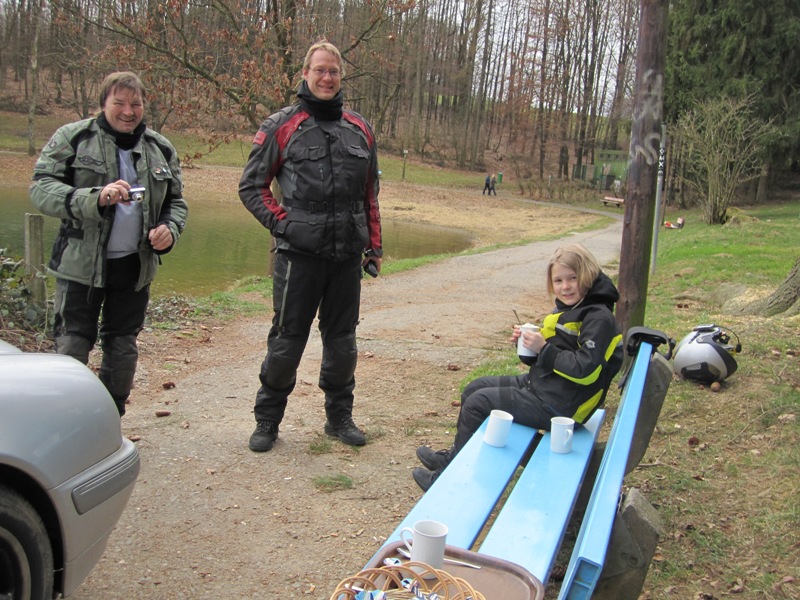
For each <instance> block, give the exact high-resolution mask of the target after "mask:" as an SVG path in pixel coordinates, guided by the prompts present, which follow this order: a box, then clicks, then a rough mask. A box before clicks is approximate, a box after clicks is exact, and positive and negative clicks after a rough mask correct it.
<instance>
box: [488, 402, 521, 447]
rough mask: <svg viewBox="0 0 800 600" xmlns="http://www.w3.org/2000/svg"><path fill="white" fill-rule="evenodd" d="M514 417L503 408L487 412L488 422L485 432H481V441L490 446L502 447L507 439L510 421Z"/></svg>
mask: <svg viewBox="0 0 800 600" xmlns="http://www.w3.org/2000/svg"><path fill="white" fill-rule="evenodd" d="M513 421H514V417H513V416H512V415H511V414H510V413H507V412H506V411H504V410H497V409H495V410H493V411H492V412H491V413H490V414H489V422H488V423H487V424H486V433H484V434H483V441H484V442H486V443H487V444H489V445H490V446H495V447H497V448H502V447H503V446H505V445H506V440H508V432H509V431H510V430H511V423H512V422H513Z"/></svg>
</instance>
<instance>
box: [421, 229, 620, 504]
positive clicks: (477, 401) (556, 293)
mask: <svg viewBox="0 0 800 600" xmlns="http://www.w3.org/2000/svg"><path fill="white" fill-rule="evenodd" d="M547 290H548V292H549V293H550V295H551V296H553V297H554V298H555V303H556V305H555V308H554V309H553V312H552V313H550V314H549V315H547V316H546V317H545V318H544V322H543V323H542V327H541V329H540V331H539V332H535V333H532V332H524V333H521V332H520V328H519V326H516V325H515V326H514V332H513V334H512V336H511V341H512V342H513V343H514V344H516V343H517V341H518V339H519V337H520V335H522V336H523V345H524V346H525V347H526V348H528V349H529V350H532V351H533V352H535V353H536V356H533V357H525V358H522V359H521V360H523V362H525V363H526V364H528V365H529V366H530V370H529V371H528V372H527V373H525V374H524V375H517V376H487V377H480V378H478V379H476V380H475V381H473V382H471V383H470V384H469V385H468V386H467V387H466V388H465V389H464V392H463V393H462V394H461V412H460V414H459V416H458V428H457V431H456V438H455V441H454V443H453V446H452V447H451V448H450V449H449V450H440V451H438V452H435V451H433V450H432V449H431V448H429V447H427V446H420V447H419V448H417V457H418V458H419V459H420V461H421V462H422V464H423V465H425V467H426V468H425V469H423V468H416V469H414V471H413V476H414V480H415V481H416V482H417V484H418V485H419V486H420V487H421V488H422V489H423V490H426V491H427V489H428V488H429V487H430V486H431V485H432V484H433V482H434V481H435V480H436V478H437V477H438V476H439V474H440V473H441V472H442V470H443V469H444V468H445V467H446V466H447V465H448V464H449V463H450V461H451V460H452V459H453V457H454V456H455V455H456V454H457V453H458V452H459V451H460V450H461V448H463V447H464V445H465V444H466V443H467V441H469V438H470V437H472V434H473V433H475V432H476V431H477V430H478V428H479V427H480V426H481V424H482V423H483V422H484V420H485V419H486V418H487V417H488V416H489V414H490V413H491V411H492V410H494V409H500V410H504V411H506V412H509V413H511V414H512V415H513V416H514V420H515V421H516V422H517V423H520V424H522V425H526V426H528V427H535V428H536V429H544V430H549V429H550V419H551V418H552V417H557V416H565V417H571V418H572V419H574V420H575V422H576V423H584V422H585V421H586V420H587V419H588V418H589V417H590V416H591V415H592V413H594V411H595V410H596V409H597V408H599V407H600V406H602V405H603V402H604V400H605V397H606V393H607V391H608V388H609V386H610V385H611V380H612V379H613V378H614V376H615V375H616V374H617V372H618V371H619V369H620V367H621V366H622V359H623V348H622V335H621V333H620V331H619V327H618V326H617V323H616V320H615V318H614V313H613V310H614V304H615V303H616V302H617V300H619V292H618V291H617V288H616V287H615V286H614V284H613V283H612V281H611V280H610V279H609V278H608V276H607V275H605V273H603V272H602V271H601V270H600V266H599V265H598V264H597V260H596V259H595V258H594V256H592V254H591V253H590V252H589V251H588V250H587V249H586V248H584V247H583V246H581V245H578V244H575V245H570V246H564V247H562V248H559V249H558V250H556V251H555V253H554V254H553V256H552V258H551V259H550V262H549V263H548V265H547Z"/></svg>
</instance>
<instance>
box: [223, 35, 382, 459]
mask: <svg viewBox="0 0 800 600" xmlns="http://www.w3.org/2000/svg"><path fill="white" fill-rule="evenodd" d="M343 76H344V69H343V62H342V58H341V54H340V53H339V51H338V49H336V47H335V46H333V45H332V44H329V43H327V42H319V43H317V44H314V45H313V46H311V48H310V49H309V51H308V53H307V54H306V57H305V61H304V64H303V81H302V83H301V85H300V88H299V91H298V93H297V96H298V98H299V102H298V103H297V104H294V105H292V106H289V107H286V108H284V109H282V110H280V111H278V112H277V113H275V114H273V115H272V116H270V117H269V118H268V119H267V120H266V121H264V123H262V125H261V127H260V128H259V130H258V132H257V133H256V135H255V138H254V139H253V147H252V150H251V153H250V157H249V159H248V162H247V165H246V166H245V169H244V173H243V174H242V178H241V181H240V183H239V197H240V199H241V201H242V203H243V204H244V205H245V207H246V208H247V209H248V210H249V211H250V212H251V213H252V214H253V215H254V216H255V217H256V218H257V219H258V220H259V222H260V223H261V224H262V225H263V226H264V227H265V228H267V229H268V230H269V232H270V234H271V235H272V237H273V239H274V242H275V248H276V257H275V264H274V268H273V295H272V297H273V307H274V311H275V313H274V317H273V320H272V327H271V329H270V332H269V336H268V340H267V355H266V357H265V358H264V361H263V363H262V366H261V371H260V374H259V380H260V382H261V386H260V388H259V390H258V392H257V394H256V402H255V409H254V414H255V419H256V429H255V431H254V432H253V434H252V435H251V437H250V442H249V447H250V449H251V450H253V451H254V452H266V451H268V450H270V449H271V448H272V447H273V445H274V444H275V442H276V440H277V438H278V429H279V424H280V423H281V421H282V420H283V416H284V412H285V410H286V406H287V403H288V397H289V395H290V394H291V392H292V390H293V389H294V386H295V383H296V376H297V368H298V365H299V363H300V359H301V358H302V355H303V351H304V350H305V346H306V343H307V341H308V336H309V333H310V330H311V325H312V323H313V321H314V318H315V317H316V316H317V314H319V329H320V333H321V336H322V345H323V352H322V364H321V367H320V377H319V385H320V388H321V389H322V390H323V392H324V393H325V413H326V417H327V422H326V424H325V433H326V434H328V435H330V436H332V437H337V438H339V439H340V440H341V441H342V442H344V443H346V444H350V445H355V446H361V445H363V444H365V443H366V437H365V436H364V433H363V432H362V431H361V430H360V429H359V428H358V427H357V426H356V425H355V423H354V421H353V400H354V396H353V390H354V388H355V377H354V374H355V369H356V361H357V355H358V350H357V347H356V325H357V324H358V319H359V309H360V301H361V277H362V273H361V271H362V267H363V268H364V269H365V270H369V271H372V272H373V273H375V274H377V272H378V271H379V270H380V265H381V257H382V254H383V251H382V246H381V224H380V211H379V207H378V191H379V182H378V160H377V147H376V144H375V136H374V133H373V131H372V128H371V126H370V125H369V123H367V121H366V120H365V119H364V118H363V117H361V116H360V115H358V114H356V113H354V112H352V111H349V110H346V109H344V108H343V104H344V101H343V94H342V91H341V79H342V77H343ZM273 180H276V181H277V183H278V184H279V186H280V190H281V196H282V199H281V201H280V202H279V201H278V200H277V199H276V198H275V196H274V195H273V193H272V191H271V189H270V186H271V184H272V182H273Z"/></svg>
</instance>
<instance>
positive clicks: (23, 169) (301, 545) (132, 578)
mask: <svg viewBox="0 0 800 600" xmlns="http://www.w3.org/2000/svg"><path fill="white" fill-rule="evenodd" d="M32 161H33V159H28V158H23V157H14V158H9V157H8V156H7V155H6V156H4V157H3V163H4V164H5V165H6V169H5V172H6V175H7V177H12V178H15V177H17V176H18V177H19V178H20V179H21V180H22V178H23V177H24V179H25V180H27V177H28V176H29V175H28V174H29V173H30V172H31V171H30V168H31V166H32ZM237 178H238V173H235V172H233V171H226V170H220V171H218V172H213V171H209V170H203V171H189V172H187V174H186V182H187V197H188V198H189V199H190V203H191V201H192V197H193V193H192V192H193V191H194V190H198V189H203V190H204V191H205V190H208V187H209V181H210V180H211V179H213V180H214V184H215V186H217V185H218V186H221V187H223V188H224V187H227V185H231V187H230V188H229V189H235V182H236V180H237ZM203 195H204V196H206V197H208V195H207V194H203ZM199 196H200V195H199V194H198V197H199ZM381 202H382V211H383V215H384V216H385V217H393V218H394V217H396V218H405V219H409V220H416V221H421V222H427V223H434V224H439V225H444V226H449V227H460V228H463V229H466V230H468V231H471V232H473V234H474V239H475V244H476V246H482V245H488V244H497V243H503V242H511V241H513V240H518V239H533V238H534V236H539V238H540V239H541V236H543V235H547V236H549V237H552V238H554V239H555V238H556V235H557V234H561V235H565V236H566V237H567V238H568V239H570V240H572V241H581V242H583V243H585V244H587V245H588V246H589V247H590V248H592V250H593V251H594V252H595V253H596V254H597V255H598V257H599V258H600V259H601V261H602V262H604V263H606V264H609V265H610V266H611V268H612V269H613V268H614V267H613V265H614V264H615V263H616V259H617V254H618V251H619V241H620V236H621V223H620V222H619V221H618V220H616V219H615V220H612V223H613V224H612V225H611V226H609V227H606V228H604V229H601V230H599V231H595V232H593V233H571V232H572V231H578V230H582V229H585V226H586V225H588V224H590V223H591V222H596V221H597V219H598V218H602V217H598V215H595V214H588V213H587V214H576V213H574V212H566V211H564V210H561V209H558V208H555V207H550V206H544V205H536V204H532V203H524V202H520V201H516V200H512V199H511V198H510V197H508V196H507V197H505V198H504V197H503V195H502V189H501V195H500V196H499V197H498V198H496V199H495V198H492V199H487V198H486V197H482V196H481V195H480V194H479V193H477V192H476V193H474V194H473V193H469V192H466V193H453V192H450V191H443V190H442V191H434V192H433V193H431V192H430V191H429V192H427V193H422V190H420V189H416V188H414V187H413V186H410V185H396V184H394V185H392V184H386V185H384V187H383V190H382V197H381ZM606 214H613V213H606ZM559 243H560V242H559V241H548V242H541V243H537V244H528V245H523V246H517V247H510V248H506V249H501V250H495V251H492V252H488V253H482V254H477V255H474V256H458V257H454V258H452V259H449V260H446V261H444V262H441V263H438V264H434V265H429V266H427V267H423V268H419V269H416V270H414V271H411V272H406V273H401V274H395V275H392V276H385V277H379V278H377V279H375V280H371V279H368V280H365V281H364V285H363V292H362V295H363V298H362V319H361V323H360V326H359V329H358V344H359V364H358V369H357V372H356V380H357V386H356V406H355V414H354V416H355V420H356V422H357V423H358V424H360V425H361V426H362V427H363V428H364V429H365V430H366V432H367V434H368V443H367V445H366V446H364V447H363V448H352V447H349V446H345V445H344V444H341V443H340V442H338V441H337V440H331V439H330V438H327V437H326V436H325V435H324V434H323V433H322V430H323V425H324V422H325V416H324V409H323V397H322V393H321V391H320V390H319V388H318V387H317V379H318V370H319V363H320V356H321V346H320V342H319V335H318V332H317V331H316V329H314V330H313V331H312V336H311V339H310V341H309V345H308V348H307V350H306V353H305V355H304V358H303V362H302V364H301V367H300V372H299V374H298V385H297V388H296V390H295V392H294V394H293V395H292V396H291V398H290V401H289V406H288V409H287V413H286V417H285V420H284V421H283V423H282V424H281V435H280V438H279V441H278V443H277V444H276V446H275V448H274V449H273V450H272V451H270V452H268V453H265V454H256V453H253V452H251V451H250V450H249V449H248V448H247V441H248V438H249V435H250V433H251V432H252V430H253V427H254V420H253V415H252V407H253V399H254V396H255V392H256V389H257V385H258V380H257V373H258V369H259V366H260V363H261V360H262V359H263V355H264V351H265V348H266V337H267V332H268V328H269V323H270V319H271V314H270V313H268V312H267V313H264V314H263V315H261V316H257V317H249V318H240V319H235V320H232V321H226V322H209V323H202V324H198V323H187V324H186V327H185V328H184V329H181V330H178V331H167V332H165V331H163V330H147V331H145V332H143V334H142V336H141V337H140V354H141V357H140V365H139V370H138V373H137V376H136V383H135V389H134V392H133V395H132V397H131V404H130V406H129V408H128V413H127V414H126V416H125V417H124V418H123V423H122V424H123V433H124V435H126V436H128V437H129V438H131V439H134V440H136V444H137V447H138V449H139V453H140V455H141V459H142V469H141V474H140V476H139V480H138V482H137V484H136V488H135V490H134V492H133V496H132V498H131V500H130V503H129V505H128V507H127V509H126V511H125V513H124V514H123V516H122V519H121V520H120V522H119V524H118V526H117V528H116V530H115V531H114V532H113V534H112V536H111V539H110V542H109V545H108V548H107V550H106V552H105V555H104V556H103V558H102V559H101V561H100V562H99V564H98V565H97V566H96V568H95V569H94V570H93V571H92V573H91V574H90V576H89V577H88V578H87V579H86V581H85V582H84V583H83V584H82V585H81V586H80V587H79V588H78V590H77V591H76V593H75V594H74V595H73V596H72V598H75V599H80V600H86V599H92V600H97V599H112V598H269V599H273V598H274V599H283V598H314V599H325V598H328V597H329V596H330V593H331V591H332V590H333V589H334V587H335V586H336V584H337V583H338V582H339V581H340V580H341V579H343V578H344V577H345V576H347V575H349V574H352V573H355V572H357V571H358V570H359V569H360V568H361V567H362V566H363V565H364V564H365V563H366V562H367V561H368V560H369V559H370V558H371V557H372V556H373V554H374V553H375V552H376V551H377V550H378V548H379V547H380V546H381V544H382V542H383V541H384V540H385V538H386V536H387V535H389V534H390V533H391V532H392V530H393V529H394V528H395V526H396V525H397V523H398V522H399V521H400V520H401V519H402V517H403V516H404V515H405V514H406V513H407V512H408V510H409V509H410V508H411V507H412V506H413V505H414V503H415V502H416V501H417V500H418V499H419V497H420V495H421V491H420V490H419V489H418V488H417V487H416V485H415V484H414V483H413V480H412V478H411V473H410V471H411V469H412V468H413V467H415V466H417V461H416V458H415V456H414V451H415V449H416V447H417V446H418V445H420V444H432V445H433V446H435V447H444V446H445V445H448V444H449V443H450V441H451V439H452V436H453V433H454V431H453V425H454V423H455V420H456V416H457V414H458V408H457V406H454V405H453V402H454V400H456V399H457V397H458V386H459V383H460V382H461V381H462V380H463V379H464V378H465V377H468V376H469V373H470V370H471V369H473V368H474V367H475V366H477V365H478V364H479V363H481V362H482V361H484V360H486V359H487V358H491V357H492V356H500V355H503V354H507V353H510V352H513V349H512V347H511V346H510V345H509V344H508V343H507V339H508V335H509V332H510V327H511V325H512V324H513V322H514V321H515V316H514V311H515V310H516V311H517V314H518V315H519V317H520V318H521V319H523V320H531V319H540V318H541V317H542V316H543V315H544V314H545V313H546V312H547V311H548V308H549V305H550V303H549V301H548V299H547V298H546V297H545V296H544V295H543V294H542V293H541V291H540V290H541V289H542V285H541V281H542V279H543V272H544V265H545V264H546V260H547V259H548V258H549V256H550V254H551V253H552V251H553V249H555V247H556V246H557V245H559ZM164 412H168V413H169V414H168V415H166V416H158V415H159V414H163V413H164ZM348 480H349V481H352V486H351V487H343V488H341V487H340V488H339V489H333V491H331V490H330V489H328V488H327V487H326V484H331V483H333V484H335V483H336V482H340V481H348Z"/></svg>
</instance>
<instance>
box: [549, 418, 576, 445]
mask: <svg viewBox="0 0 800 600" xmlns="http://www.w3.org/2000/svg"><path fill="white" fill-rule="evenodd" d="M574 432H575V421H573V420H572V419H570V418H569V417H553V418H552V419H550V451H551V452H555V453H556V454H568V453H570V452H572V434H573V433H574Z"/></svg>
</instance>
